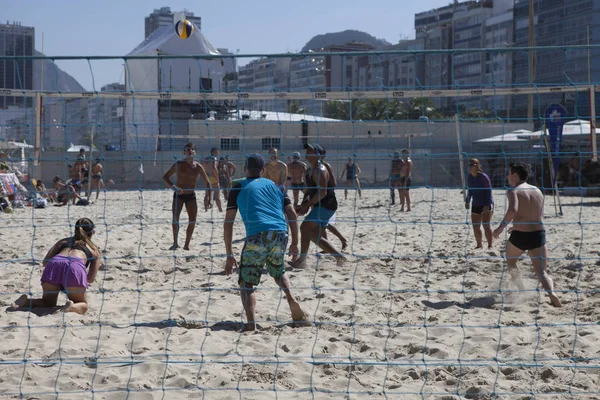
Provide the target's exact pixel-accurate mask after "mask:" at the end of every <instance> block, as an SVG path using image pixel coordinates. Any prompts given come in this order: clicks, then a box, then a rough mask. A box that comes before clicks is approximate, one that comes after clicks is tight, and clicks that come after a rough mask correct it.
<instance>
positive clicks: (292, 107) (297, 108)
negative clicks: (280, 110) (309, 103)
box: [288, 100, 306, 114]
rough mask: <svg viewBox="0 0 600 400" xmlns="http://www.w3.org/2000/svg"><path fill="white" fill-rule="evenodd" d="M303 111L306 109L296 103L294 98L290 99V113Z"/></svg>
mask: <svg viewBox="0 0 600 400" xmlns="http://www.w3.org/2000/svg"><path fill="white" fill-rule="evenodd" d="M305 111H306V110H305V109H304V108H302V107H300V104H298V103H297V102H296V100H292V102H291V103H289V104H288V112H289V113H290V114H302V113H304V112H305Z"/></svg>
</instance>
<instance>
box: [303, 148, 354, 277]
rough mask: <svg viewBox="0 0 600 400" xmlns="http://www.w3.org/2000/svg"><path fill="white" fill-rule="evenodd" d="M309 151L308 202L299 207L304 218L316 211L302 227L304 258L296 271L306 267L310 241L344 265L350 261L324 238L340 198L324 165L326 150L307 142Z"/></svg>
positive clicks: (305, 197) (304, 200)
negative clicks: (323, 159) (322, 158)
mask: <svg viewBox="0 0 600 400" xmlns="http://www.w3.org/2000/svg"><path fill="white" fill-rule="evenodd" d="M304 148H305V149H306V161H308V163H309V165H310V167H311V168H310V172H309V173H308V174H307V179H306V185H307V189H306V191H305V195H304V199H303V200H302V203H301V204H300V206H299V207H298V211H297V213H298V214H299V215H304V214H306V213H308V210H310V209H311V208H312V210H311V211H310V213H309V214H308V215H307V216H306V217H305V218H304V221H303V222H302V225H301V226H300V232H301V238H300V257H298V259H297V260H296V261H294V262H292V263H291V265H292V267H294V268H304V267H305V266H306V257H307V254H308V249H309V247H310V242H311V241H313V242H314V243H315V244H316V245H317V246H319V247H320V248H321V250H323V251H324V252H325V253H328V254H331V255H333V256H334V257H335V258H336V259H337V262H338V265H342V264H343V263H344V261H345V260H346V258H345V257H344V256H343V255H342V254H340V253H339V252H338V251H337V250H336V249H335V247H333V246H332V245H331V243H329V241H328V240H327V239H325V238H324V237H323V232H324V231H325V229H326V227H327V225H328V224H329V219H330V218H331V217H332V216H333V215H334V214H335V212H336V210H337V206H338V203H337V199H336V197H335V192H334V190H333V187H331V181H330V177H329V172H328V170H327V168H326V167H325V166H324V165H323V164H322V163H321V160H320V158H321V156H322V153H323V148H322V147H321V146H319V145H318V144H315V145H312V144H309V143H307V144H306V145H304Z"/></svg>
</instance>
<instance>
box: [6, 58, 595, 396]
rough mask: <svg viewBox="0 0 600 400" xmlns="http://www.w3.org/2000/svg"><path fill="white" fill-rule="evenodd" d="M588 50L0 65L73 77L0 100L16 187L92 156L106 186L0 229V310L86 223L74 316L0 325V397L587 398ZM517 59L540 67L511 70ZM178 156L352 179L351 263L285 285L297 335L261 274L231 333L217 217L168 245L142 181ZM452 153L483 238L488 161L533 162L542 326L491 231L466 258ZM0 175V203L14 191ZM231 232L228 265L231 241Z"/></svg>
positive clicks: (237, 308) (28, 317)
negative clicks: (351, 171)
mask: <svg viewBox="0 0 600 400" xmlns="http://www.w3.org/2000/svg"><path fill="white" fill-rule="evenodd" d="M597 52H598V48H597V47H596V46H572V47H564V48H562V47H561V48H558V47H556V48H523V49H518V48H502V49H496V48H494V49H482V50H468V49H465V50H454V51H451V50H448V51H442V50H436V51H401V50H397V51H389V52H359V51H347V52H339V51H331V52H326V51H321V52H310V53H305V54H294V55H290V54H281V55H250V56H233V55H210V56H208V55H204V56H200V55H199V56H174V55H168V56H167V55H160V56H158V55H137V56H130V57H53V58H43V57H29V58H28V57H0V63H2V64H3V65H11V66H12V67H11V68H12V69H11V71H13V74H14V76H16V77H17V78H18V79H17V80H16V81H18V82H26V81H27V79H26V76H27V71H28V68H29V67H28V65H29V63H33V62H34V61H35V60H44V61H43V63H44V65H48V64H55V66H58V67H61V68H64V69H66V68H75V67H76V66H78V67H82V66H84V67H85V68H86V69H87V70H89V71H90V76H91V78H92V87H90V88H89V89H90V90H89V91H84V92H81V91H67V90H64V87H63V86H61V82H60V78H59V76H58V73H57V75H56V77H55V78H52V77H50V78H48V77H46V78H45V82H44V83H43V84H42V85H43V86H40V87H38V88H35V87H26V85H22V87H21V88H17V89H14V88H0V101H2V104H3V106H4V110H0V111H6V113H5V118H4V120H3V121H4V122H3V123H2V124H1V126H0V127H1V128H2V132H1V135H0V136H1V137H0V140H3V142H0V145H1V146H2V147H1V148H0V151H1V152H2V155H3V160H2V161H3V162H4V163H5V164H6V166H7V167H8V169H9V171H7V172H8V173H10V171H14V170H19V172H20V174H19V176H20V177H21V178H22V180H23V182H22V183H23V184H24V185H25V186H26V187H27V188H28V189H30V191H33V189H31V187H32V186H31V181H32V180H33V179H35V180H36V181H37V180H42V181H44V182H46V186H50V184H49V183H50V182H51V181H52V179H53V178H54V177H55V176H57V175H58V176H61V177H63V178H65V179H66V178H67V177H68V176H69V171H70V170H71V169H72V165H73V164H74V163H76V162H77V161H78V159H77V158H78V157H79V155H80V153H79V151H80V149H81V148H84V149H86V152H85V153H86V157H87V160H88V161H89V162H90V165H92V164H94V160H96V159H98V161H99V162H101V163H102V165H103V168H104V179H105V180H107V179H112V180H113V181H114V182H115V185H114V186H112V187H109V188H108V190H107V191H104V192H102V195H101V197H100V198H99V200H98V201H96V202H95V203H94V204H92V205H90V206H88V207H75V206H73V205H72V204H68V205H67V206H66V207H63V208H54V207H52V208H47V209H37V208H31V209H29V208H26V209H25V210H15V212H13V214H11V215H10V216H9V215H8V214H2V217H1V218H2V219H3V220H4V221H5V222H6V223H4V222H3V223H2V226H0V234H1V235H2V237H3V238H6V239H3V240H4V244H3V246H4V248H5V249H6V251H3V255H2V258H1V260H0V262H1V264H0V265H1V266H2V268H1V269H0V274H1V276H2V277H3V281H4V282H5V283H4V284H3V289H2V290H1V291H0V296H1V297H0V301H1V302H2V304H3V305H4V306H7V307H8V306H9V305H10V302H11V301H13V300H14V298H16V297H18V296H19V295H21V294H30V295H33V296H35V297H40V296H41V294H42V293H41V287H40V285H39V277H40V276H41V271H42V268H41V266H40V265H41V261H42V260H43V257H44V255H45V254H46V252H47V251H48V249H49V248H50V247H51V246H52V245H53V244H54V243H55V241H56V240H58V239H60V238H62V237H65V236H67V235H70V234H71V233H72V231H73V226H74V223H75V220H76V219H77V218H79V217H83V216H86V217H89V218H91V219H92V220H94V222H95V223H96V226H97V231H98V234H97V236H96V237H95V238H94V240H95V242H96V243H97V244H99V245H100V247H101V249H102V250H103V253H104V256H103V258H104V265H105V268H104V269H103V270H102V271H100V273H99V274H98V278H97V281H96V283H95V284H92V285H90V287H89V289H88V298H89V299H90V311H89V312H88V314H86V315H85V316H82V317H77V316H72V315H70V314H49V311H48V310H43V311H40V312H32V313H31V314H29V313H25V312H21V311H19V312H7V313H5V314H4V316H3V317H2V319H1V321H2V322H0V329H1V330H2V331H3V332H4V333H5V335H6V338H7V339H6V340H7V346H9V347H10V349H7V350H5V351H4V353H3V355H2V356H1V357H0V370H2V371H4V373H3V374H2V375H3V376H7V378H5V380H4V384H3V388H2V389H0V393H2V394H3V395H6V396H23V397H35V396H57V397H61V398H62V397H73V398H75V397H78V396H82V395H84V396H91V397H94V396H96V395H97V396H100V397H110V396H116V398H122V396H138V395H139V396H144V395H147V396H150V397H161V396H162V397H164V398H185V397H186V396H192V397H195V396H200V395H202V396H206V397H208V398H231V397H236V396H237V397H240V398H277V397H279V396H286V397H288V396H291V397H295V398H307V397H311V398H325V397H331V398H348V397H353V398H354V397H356V398H359V397H361V398H363V397H365V396H367V397H368V396H373V397H377V396H384V397H386V398H404V397H406V396H416V397H420V398H430V397H435V396H460V397H461V398H463V397H464V398H494V397H503V398H511V396H514V397H515V398H521V397H523V396H532V397H543V398H556V397H557V396H565V397H568V396H570V397H573V398H578V397H581V398H583V397H585V396H588V397H594V396H598V395H600V392H598V389H597V385H596V384H595V383H594V379H595V378H594V375H597V373H598V369H599V368H600V363H599V357H598V354H597V352H596V350H595V347H594V343H595V342H596V341H597V340H598V339H600V329H599V328H598V324H597V320H598V318H597V317H598V312H597V311H596V309H597V306H598V305H599V303H598V301H597V298H598V290H597V285H596V283H595V282H596V281H595V278H593V272H594V269H595V268H596V267H597V265H598V263H599V262H600V259H599V258H598V257H599V255H598V252H597V249H598V243H597V242H598V241H597V237H598V234H600V231H599V228H598V222H599V220H598V215H597V213H596V212H594V210H595V208H594V207H595V206H597V202H595V201H594V199H593V196H597V195H598V190H599V189H598V188H599V185H600V167H599V164H598V160H597V139H596V127H595V125H596V122H595V121H596V115H595V114H596V102H595V91H596V82H595V81H594V80H592V79H591V77H590V76H591V75H589V74H588V73H587V70H586V68H587V67H585V65H588V64H586V63H585V62H584V60H586V58H587V57H588V56H589V55H590V54H591V56H590V57H592V59H594V58H593V57H595V55H596V53H597ZM534 53H535V57H536V59H537V60H540V61H544V62H547V63H548V65H549V66H550V67H549V68H546V67H543V68H538V69H534V71H536V72H537V74H534V75H532V74H531V71H530V68H529V67H530V63H531V60H532V59H533V58H532V54H534ZM115 63H117V64H119V65H122V68H123V69H122V77H121V81H119V82H115V83H111V84H103V85H98V84H97V83H96V81H95V77H96V76H97V75H98V71H99V70H100V69H102V68H105V67H106V66H108V65H112V64H115ZM242 64H245V65H242ZM582 65H583V66H582ZM557 70H558V71H560V73H556V71H557ZM53 71H57V70H56V69H53ZM535 75H537V76H535ZM117 78H118V77H116V78H115V80H117ZM98 86H101V87H98ZM188 142H192V143H194V144H195V145H196V148H197V158H198V160H199V161H201V160H202V159H204V158H205V157H206V156H208V155H209V153H210V150H211V149H213V148H217V149H219V150H220V156H222V157H225V156H227V157H228V159H229V160H230V161H231V162H232V163H233V164H235V165H236V166H237V171H238V172H237V175H236V176H234V178H240V177H242V176H243V172H242V170H243V166H244V163H245V159H246V156H247V155H248V154H251V153H262V154H263V155H264V156H265V158H267V159H268V151H269V150H270V149H271V148H273V147H275V148H278V149H279V150H280V159H281V160H282V161H284V162H286V161H289V159H290V157H291V156H292V154H293V153H294V152H303V146H304V144H305V143H314V144H319V145H321V146H322V147H323V148H325V149H326V151H327V156H326V159H327V161H328V162H329V163H330V164H331V165H332V169H333V171H334V174H336V175H337V176H338V178H339V177H340V174H341V172H342V170H343V169H344V167H345V165H346V164H347V163H348V159H349V158H351V159H352V161H354V162H356V163H357V164H358V165H359V166H360V169H361V174H360V176H359V179H360V182H361V185H362V190H363V194H362V197H359V195H358V192H357V190H356V189H357V187H356V185H355V183H353V182H345V177H342V179H341V181H340V186H339V189H349V197H348V199H349V200H343V201H342V200H341V199H342V198H343V197H344V195H343V190H338V191H337V196H338V199H340V208H339V210H338V213H337V218H336V226H337V228H338V229H339V230H340V231H341V232H342V233H343V234H344V236H346V238H347V239H348V242H349V246H348V249H347V250H346V251H345V254H347V255H348V258H349V259H350V261H349V262H348V263H347V264H346V265H345V266H344V267H341V268H338V267H336V266H335V263H334V262H333V261H332V260H331V258H330V257H328V256H327V255H321V254H318V253H317V250H316V249H315V248H314V247H311V250H310V256H311V258H310V262H309V264H310V265H311V267H309V268H308V269H307V270H303V271H298V270H291V271H289V273H288V274H289V276H290V279H291V281H292V288H293V293H294V294H295V295H296V296H297V297H298V298H299V301H300V304H301V306H302V307H303V309H304V310H305V311H307V312H308V314H309V316H310V320H311V322H312V326H311V327H306V328H298V327H295V325H294V324H293V322H292V321H291V318H290V316H289V312H288V310H287V306H286V304H285V297H282V295H281V292H280V290H279V289H278V287H277V286H276V285H274V284H273V283H272V282H270V281H268V279H267V276H266V274H265V275H264V276H263V281H262V283H261V285H260V286H259V287H258V288H257V290H258V294H259V298H258V304H257V312H258V319H259V321H258V322H259V323H260V325H262V326H263V329H262V330H260V331H259V332H258V333H255V334H248V333H243V334H242V333H239V331H238V328H239V326H240V324H241V323H242V322H243V320H244V318H245V317H244V313H243V309H242V305H241V302H240V300H239V291H238V289H237V279H236V278H235V277H234V278H228V277H225V276H224V275H222V273H221V271H222V269H223V264H224V262H225V254H224V253H225V251H224V246H223V244H222V237H223V232H222V223H223V214H222V213H219V212H218V210H217V209H216V207H215V206H213V207H212V208H211V209H209V210H208V211H206V212H202V211H200V212H199V215H198V219H197V228H196V231H195V233H194V238H193V240H192V249H191V250H190V251H189V252H171V251H168V250H167V249H168V247H169V246H170V244H171V242H172V240H171V210H170V202H171V197H170V196H171V193H170V192H169V193H165V187H164V185H163V183H162V176H163V175H164V174H165V172H166V171H167V170H168V169H169V167H170V166H171V165H172V164H173V163H174V162H175V161H176V160H178V159H181V158H182V151H183V148H184V146H185V144H186V143H188ZM403 149H406V150H408V151H409V153H410V157H411V159H412V160H413V163H414V169H413V171H412V186H411V190H410V194H411V198H412V202H413V210H412V211H411V213H401V212H400V211H399V209H398V206H397V205H396V206H392V205H390V204H389V203H390V198H389V197H390V193H389V189H390V188H391V186H390V175H391V173H392V160H393V159H394V153H395V152H400V151H402V150H403ZM471 158H477V159H478V160H480V162H481V165H482V168H483V171H485V172H486V173H487V174H488V175H489V176H490V179H491V182H492V186H493V188H494V192H493V194H494V196H495V199H496V210H495V215H494V216H493V220H492V224H493V226H496V225H497V223H499V222H500V221H501V220H502V215H503V213H504V212H505V210H506V206H507V204H506V200H505V196H504V190H505V189H506V185H507V182H506V171H507V168H508V166H509V165H510V163H512V162H515V161H522V162H525V163H527V164H530V165H531V173H530V179H529V182H530V183H532V184H535V185H536V186H538V187H540V188H541V189H542V190H543V191H544V193H545V194H546V195H547V198H546V208H545V210H544V211H545V215H546V217H547V220H546V226H547V232H548V241H549V245H548V249H549V261H548V262H549V265H550V268H551V271H552V274H553V277H554V280H555V285H556V289H557V293H558V294H559V296H560V298H561V300H562V301H563V304H564V308H563V309H561V310H554V309H551V308H550V307H549V306H548V305H547V303H548V302H547V299H546V298H545V293H544V291H543V290H542V288H541V286H539V285H538V284H537V280H536V279H535V277H530V276H528V273H527V272H525V271H527V269H528V268H531V266H530V264H527V263H524V264H522V266H521V269H522V271H523V274H524V277H527V279H526V280H527V284H526V289H525V290H524V291H520V290H517V289H516V288H515V287H514V285H512V284H511V281H510V277H509V274H508V271H507V266H506V262H505V260H504V257H503V245H502V243H503V241H504V240H505V239H506V236H503V237H502V240H501V241H500V242H501V243H496V244H495V247H494V249H492V250H490V251H483V250H482V251H474V250H473V247H474V237H473V231H472V229H471V225H470V218H471V213H470V211H469V210H466V209H465V207H464V196H465V194H466V190H468V187H467V183H466V181H467V174H468V161H469V159H471ZM5 175H9V174H5ZM3 182H4V183H3V185H4V186H3V191H4V197H6V198H8V199H11V198H14V196H18V194H17V193H13V192H16V191H17V189H15V188H14V187H13V186H11V184H10V182H9V181H8V180H6V182H5V181H4V180H3ZM85 189H86V188H85V187H84V192H85V191H86V190H85ZM87 189H88V191H89V190H90V188H89V187H88V188H87ZM204 190H205V188H199V193H202V195H203V192H204ZM88 194H89V193H88ZM30 195H31V194H29V196H30ZM590 196H591V197H590ZM223 201H224V200H223ZM199 206H200V204H199ZM200 208H201V206H200ZM181 223H182V224H185V223H186V217H185V213H184V214H183V215H182V220H181ZM240 224H241V222H240V221H238V222H237V223H236V226H238V225H240ZM184 230H185V229H183V226H182V229H181V231H182V233H183V231H184ZM180 235H181V234H180ZM234 239H237V240H238V241H237V242H236V246H234V247H235V249H236V251H237V253H238V254H239V252H240V251H241V245H242V244H243V243H242V241H241V239H243V230H242V229H241V228H240V227H239V226H238V228H237V230H236V231H235V236H234Z"/></svg>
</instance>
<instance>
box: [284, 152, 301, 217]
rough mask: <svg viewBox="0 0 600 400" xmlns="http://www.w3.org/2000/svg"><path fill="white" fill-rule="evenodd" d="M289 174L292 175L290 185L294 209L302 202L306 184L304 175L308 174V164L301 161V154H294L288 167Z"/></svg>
mask: <svg viewBox="0 0 600 400" xmlns="http://www.w3.org/2000/svg"><path fill="white" fill-rule="evenodd" d="M287 167H288V174H289V175H290V176H289V178H290V180H289V184H290V186H291V187H292V193H293V196H294V207H296V206H297V205H298V202H299V201H300V191H301V190H304V188H305V187H306V183H305V182H304V175H305V174H306V164H305V163H303V162H302V161H300V153H299V152H297V151H296V152H294V154H292V161H291V162H290V163H289V164H288V165H287Z"/></svg>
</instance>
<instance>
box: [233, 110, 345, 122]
mask: <svg viewBox="0 0 600 400" xmlns="http://www.w3.org/2000/svg"><path fill="white" fill-rule="evenodd" d="M246 116H247V117H246ZM244 118H248V119H249V120H251V121H285V122H300V121H303V120H304V121H309V122H337V121H340V120H339V119H333V118H326V117H318V116H315V115H306V114H294V113H287V112H278V111H258V110H234V111H231V112H230V116H229V118H228V119H229V120H233V121H239V120H243V119H244Z"/></svg>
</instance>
